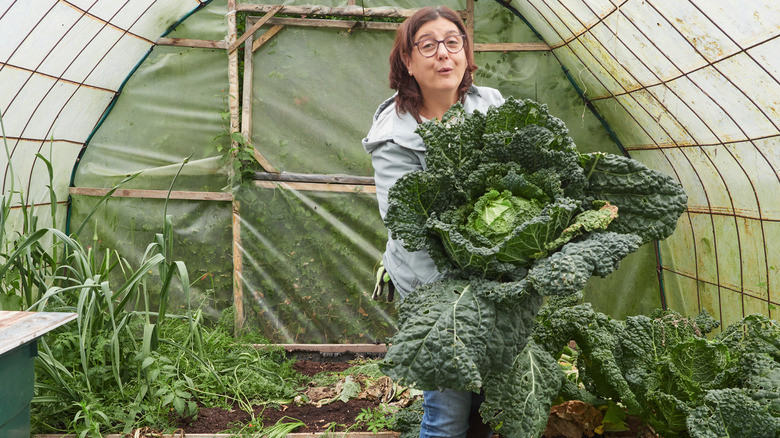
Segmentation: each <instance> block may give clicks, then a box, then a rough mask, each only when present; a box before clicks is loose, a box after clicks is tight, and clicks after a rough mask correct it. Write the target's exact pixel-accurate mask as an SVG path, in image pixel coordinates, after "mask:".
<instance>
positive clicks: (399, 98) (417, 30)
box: [363, 6, 504, 438]
mask: <svg viewBox="0 0 780 438" xmlns="http://www.w3.org/2000/svg"><path fill="white" fill-rule="evenodd" d="M469 45H470V42H469V41H468V38H467V35H466V29H465V27H464V26H463V22H462V20H461V19H460V17H459V16H458V14H457V13H456V12H455V11H453V10H452V9H450V8H447V7H444V6H439V7H427V8H423V9H421V10H419V11H418V12H416V13H415V14H414V15H412V16H411V17H409V18H408V19H406V20H405V21H404V22H403V24H401V27H400V28H399V29H398V32H397V34H396V37H395V43H394V45H393V49H392V51H391V52H390V87H391V88H393V89H395V90H396V91H397V92H396V94H395V95H394V96H393V97H391V98H390V99H388V100H386V101H385V102H384V103H382V104H381V105H380V106H379V109H377V111H376V114H375V115H374V119H373V125H372V126H371V130H370V131H369V133H368V135H367V137H366V138H365V139H363V147H364V148H365V149H366V152H368V153H369V154H371V160H372V164H373V166H374V180H375V184H376V193H377V200H378V202H379V213H380V214H381V216H382V218H383V219H384V217H385V214H386V213H387V202H388V201H387V193H388V190H389V189H390V187H391V186H392V185H393V184H394V183H395V182H396V180H398V178H400V177H401V176H403V175H404V174H406V173H408V172H413V171H417V170H425V169H426V166H425V145H424V144H423V142H422V138H420V136H419V135H418V134H416V133H415V130H416V129H417V125H418V124H419V123H422V122H423V121H425V120H431V119H441V118H442V116H443V115H444V113H445V112H446V111H447V110H448V109H449V108H450V107H451V106H452V105H454V104H455V103H456V102H461V103H462V104H463V106H464V108H465V110H466V111H467V112H469V113H471V112H473V111H474V110H479V111H480V112H482V113H484V112H486V111H487V109H488V108H489V107H490V106H493V105H500V104H501V103H503V101H504V99H503V98H502V97H501V94H500V93H499V92H498V91H497V90H494V89H491V88H485V87H476V86H474V85H473V84H472V73H473V72H474V71H475V70H476V69H477V66H476V65H475V64H474V57H473V55H472V53H471V50H470V47H469ZM383 262H384V266H385V269H386V271H387V273H388V274H389V275H390V279H391V281H392V282H393V285H394V286H395V290H396V291H397V292H398V294H399V295H400V296H401V298H402V299H403V297H404V296H405V295H407V294H408V293H409V292H411V291H412V290H414V289H415V288H417V287H418V286H421V285H424V284H427V283H430V282H433V281H436V280H439V279H441V278H442V277H443V276H444V275H445V274H444V273H441V272H439V271H438V270H437V269H436V265H435V264H434V262H433V260H431V258H430V256H429V255H428V252H427V251H424V250H423V251H416V252H409V251H407V250H406V249H404V248H403V245H402V243H401V242H399V241H397V240H394V239H393V238H392V236H389V235H388V241H387V247H386V250H385V253H384V255H383ZM424 399H425V400H424V407H425V414H424V415H423V421H422V427H421V430H420V437H421V438H428V437H464V436H465V435H466V431H467V430H468V427H469V421H468V419H469V416H470V414H471V413H472V411H473V409H472V405H473V406H474V407H475V408H476V407H477V406H478V402H479V400H478V399H479V396H478V395H476V394H472V393H471V392H460V391H452V390H449V389H447V390H444V391H425V393H424ZM472 399H474V400H472ZM483 430H484V432H483V436H484V435H489V433H490V430H489V428H487V429H484V428H483ZM472 432H473V430H472ZM470 435H472V436H473V433H470Z"/></svg>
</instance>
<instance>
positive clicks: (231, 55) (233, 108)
mask: <svg viewBox="0 0 780 438" xmlns="http://www.w3.org/2000/svg"><path fill="white" fill-rule="evenodd" d="M227 8H228V14H227V19H228V35H227V43H228V47H231V46H232V45H233V44H234V43H235V42H236V40H237V39H238V27H237V24H236V23H237V17H236V15H237V14H238V11H237V10H236V0H228V4H227ZM228 81H229V87H228V107H229V109H230V129H229V131H230V135H231V148H233V150H235V149H236V147H237V146H238V144H237V142H236V141H234V140H233V139H232V136H233V134H234V133H236V132H239V109H238V108H239V105H238V93H239V87H238V51H236V50H233V51H230V50H228ZM235 159H236V156H235V152H234V153H233V155H232V157H231V160H235ZM233 172H234V171H233V165H232V163H231V165H230V184H231V186H232V184H233V183H234V179H235V175H234V173H233ZM231 190H232V187H231ZM242 261H243V257H242V254H241V216H240V210H239V203H238V201H237V200H235V198H234V199H233V307H234V308H235V310H236V316H235V320H234V326H235V331H236V333H238V332H241V331H243V330H244V286H243V278H242V277H243V276H242V272H243V263H242Z"/></svg>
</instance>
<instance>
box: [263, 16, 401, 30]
mask: <svg viewBox="0 0 780 438" xmlns="http://www.w3.org/2000/svg"><path fill="white" fill-rule="evenodd" d="M268 22H269V23H271V24H281V25H282V26H298V27H328V28H334V29H368V30H393V31H394V30H396V29H398V27H399V26H400V25H401V23H386V22H374V21H356V20H327V19H318V18H279V17H274V18H272V19H270V20H268Z"/></svg>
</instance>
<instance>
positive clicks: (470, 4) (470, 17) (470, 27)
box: [466, 0, 474, 56]
mask: <svg viewBox="0 0 780 438" xmlns="http://www.w3.org/2000/svg"><path fill="white" fill-rule="evenodd" d="M466 35H467V37H468V39H469V42H470V44H469V50H471V55H472V56H473V55H474V0H468V1H467V2H466Z"/></svg>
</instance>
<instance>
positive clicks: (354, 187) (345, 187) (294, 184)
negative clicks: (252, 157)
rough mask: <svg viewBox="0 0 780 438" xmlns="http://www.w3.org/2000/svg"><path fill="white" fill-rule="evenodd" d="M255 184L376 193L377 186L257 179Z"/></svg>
mask: <svg viewBox="0 0 780 438" xmlns="http://www.w3.org/2000/svg"><path fill="white" fill-rule="evenodd" d="M255 186H257V187H261V188H264V189H285V190H297V191H299V192H335V193H376V187H375V186H365V185H357V184H325V183H302V182H284V181H255Z"/></svg>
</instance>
